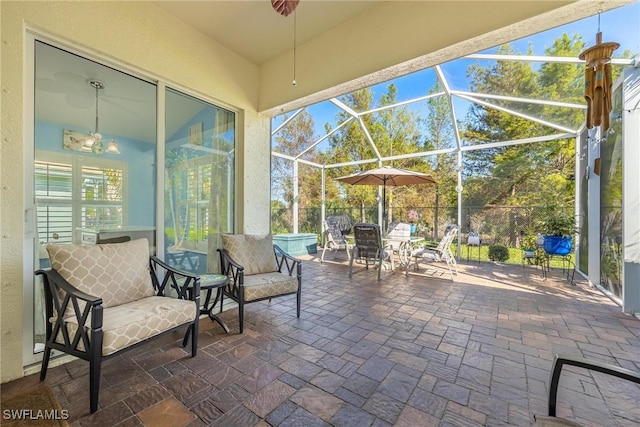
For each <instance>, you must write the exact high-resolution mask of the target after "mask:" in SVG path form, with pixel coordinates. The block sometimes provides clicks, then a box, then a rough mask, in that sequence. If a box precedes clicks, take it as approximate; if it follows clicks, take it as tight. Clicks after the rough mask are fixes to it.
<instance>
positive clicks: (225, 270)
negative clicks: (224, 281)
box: [218, 249, 244, 297]
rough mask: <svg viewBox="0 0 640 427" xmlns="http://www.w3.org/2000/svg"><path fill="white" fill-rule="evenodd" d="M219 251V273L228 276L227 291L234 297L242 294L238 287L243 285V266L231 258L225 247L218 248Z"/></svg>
mask: <svg viewBox="0 0 640 427" xmlns="http://www.w3.org/2000/svg"><path fill="white" fill-rule="evenodd" d="M218 252H219V253H220V274H224V275H225V276H227V277H228V278H229V284H228V285H227V289H228V290H227V292H228V293H231V294H232V295H234V296H235V297H239V296H240V295H242V292H240V290H239V288H240V287H243V286H244V267H243V266H242V265H240V264H238V263H237V262H235V261H234V260H233V258H231V255H229V252H227V251H226V250H225V249H218Z"/></svg>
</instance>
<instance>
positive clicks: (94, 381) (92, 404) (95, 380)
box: [89, 354, 102, 414]
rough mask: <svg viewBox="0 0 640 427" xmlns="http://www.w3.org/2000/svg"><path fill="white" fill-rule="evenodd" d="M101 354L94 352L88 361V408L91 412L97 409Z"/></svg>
mask: <svg viewBox="0 0 640 427" xmlns="http://www.w3.org/2000/svg"><path fill="white" fill-rule="evenodd" d="M101 364H102V355H100V354H94V355H93V356H91V360H90V361H89V410H90V411H91V413H92V414H93V413H94V412H96V411H97V410H98V392H99V391H100V367H101Z"/></svg>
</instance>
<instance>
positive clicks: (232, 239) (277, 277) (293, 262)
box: [218, 234, 302, 333]
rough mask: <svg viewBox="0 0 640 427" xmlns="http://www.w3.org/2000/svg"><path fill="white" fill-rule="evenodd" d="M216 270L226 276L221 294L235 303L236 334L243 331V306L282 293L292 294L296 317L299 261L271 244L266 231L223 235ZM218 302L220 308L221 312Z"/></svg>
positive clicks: (298, 299)
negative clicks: (238, 324)
mask: <svg viewBox="0 0 640 427" xmlns="http://www.w3.org/2000/svg"><path fill="white" fill-rule="evenodd" d="M222 246H223V248H222V249H218V252H220V271H221V272H222V274H224V275H227V276H228V277H229V284H228V285H227V286H226V287H225V288H224V292H223V293H224V296H227V297H229V298H231V299H232V300H234V301H235V302H237V303H238V317H239V321H240V333H242V332H243V331H244V306H245V304H249V303H252V302H258V301H263V300H267V299H268V300H269V301H271V298H275V297H281V296H285V295H294V294H295V295H296V315H297V317H300V298H301V296H302V262H301V261H300V260H298V259H296V258H294V257H292V256H291V255H289V254H287V253H286V252H284V251H283V250H282V249H281V248H280V247H279V246H278V245H274V244H273V239H272V236H271V235H270V234H267V235H248V234H235V235H234V234H223V235H222ZM222 304H223V302H221V303H220V310H221V311H222Z"/></svg>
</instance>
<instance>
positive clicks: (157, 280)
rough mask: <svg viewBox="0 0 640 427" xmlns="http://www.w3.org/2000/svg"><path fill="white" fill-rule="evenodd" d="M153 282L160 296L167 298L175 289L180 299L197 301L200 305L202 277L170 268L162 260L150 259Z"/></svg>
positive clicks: (153, 257)
mask: <svg viewBox="0 0 640 427" xmlns="http://www.w3.org/2000/svg"><path fill="white" fill-rule="evenodd" d="M149 268H150V270H151V282H152V283H153V288H154V290H155V291H156V293H157V295H158V296H166V292H167V291H168V289H167V285H169V288H170V289H174V290H175V291H176V293H177V294H178V298H180V299H184V300H191V301H196V302H197V304H198V306H199V305H200V276H199V275H197V274H193V273H190V272H187V271H184V270H180V269H177V268H175V267H172V266H170V265H169V264H167V263H166V262H164V261H162V260H161V259H160V258H158V257H156V256H154V255H152V256H151V257H149Z"/></svg>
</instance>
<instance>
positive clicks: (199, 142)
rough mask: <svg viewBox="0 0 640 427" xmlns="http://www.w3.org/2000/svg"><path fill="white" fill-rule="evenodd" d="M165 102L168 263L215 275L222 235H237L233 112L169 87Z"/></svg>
mask: <svg viewBox="0 0 640 427" xmlns="http://www.w3.org/2000/svg"><path fill="white" fill-rule="evenodd" d="M165 102H166V115H165V117H166V123H165V135H166V141H165V197H164V212H165V215H164V242H165V248H164V249H165V254H166V259H167V260H168V261H169V263H171V264H173V265H176V266H178V267H179V268H182V269H186V270H189V271H193V272H196V273H205V272H217V271H218V268H219V265H218V264H219V263H218V258H217V253H216V249H217V248H218V247H220V235H221V234H222V233H232V232H233V217H234V216H233V215H234V191H233V189H234V157H235V155H234V154H235V150H234V149H235V114H234V113H233V112H231V111H228V110H226V109H223V108H220V107H217V106H215V105H212V104H209V103H207V102H204V101H201V100H199V99H196V98H194V97H192V96H189V95H187V94H184V93H181V92H179V91H177V90H174V89H170V88H168V89H167V90H166V96H165Z"/></svg>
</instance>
